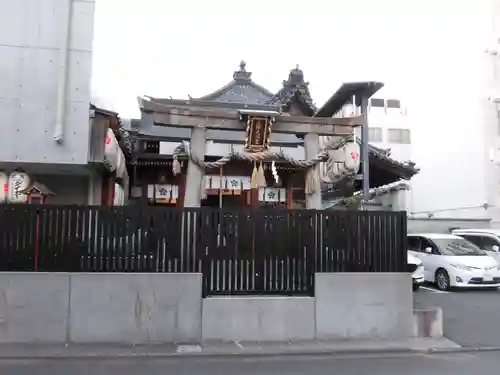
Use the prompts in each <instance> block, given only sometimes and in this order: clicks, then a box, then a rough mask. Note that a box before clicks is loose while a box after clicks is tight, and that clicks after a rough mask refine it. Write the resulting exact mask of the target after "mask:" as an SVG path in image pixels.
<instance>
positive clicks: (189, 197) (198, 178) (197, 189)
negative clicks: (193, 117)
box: [184, 127, 206, 207]
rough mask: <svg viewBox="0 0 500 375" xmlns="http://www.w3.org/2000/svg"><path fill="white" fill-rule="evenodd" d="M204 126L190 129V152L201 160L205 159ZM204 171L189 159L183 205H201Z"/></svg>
mask: <svg viewBox="0 0 500 375" xmlns="http://www.w3.org/2000/svg"><path fill="white" fill-rule="evenodd" d="M205 147H206V144H205V128H204V127H195V128H192V129H191V141H190V146H189V149H190V152H191V154H192V155H193V156H195V157H198V158H199V159H201V160H204V159H205ZM203 175H204V171H202V170H201V169H200V168H199V167H198V166H197V165H196V164H194V163H193V161H192V160H191V159H190V160H189V163H188V167H187V177H186V189H185V190H186V192H185V194H184V207H200V206H201V184H202V183H203Z"/></svg>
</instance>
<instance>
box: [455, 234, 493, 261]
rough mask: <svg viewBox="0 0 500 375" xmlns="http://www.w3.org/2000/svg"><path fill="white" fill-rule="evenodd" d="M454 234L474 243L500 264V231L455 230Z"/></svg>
mask: <svg viewBox="0 0 500 375" xmlns="http://www.w3.org/2000/svg"><path fill="white" fill-rule="evenodd" d="M452 234H455V235H457V236H460V237H463V238H465V239H466V240H468V241H470V242H472V243H473V244H474V245H476V246H477V247H479V248H480V249H481V250H484V251H486V253H487V254H488V255H490V256H492V257H493V258H495V259H496V260H497V261H498V262H500V230H495V229H455V230H454V231H453V232H452Z"/></svg>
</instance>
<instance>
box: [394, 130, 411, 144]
mask: <svg viewBox="0 0 500 375" xmlns="http://www.w3.org/2000/svg"><path fill="white" fill-rule="evenodd" d="M389 142H390V143H402V144H410V143H411V140H410V129H389Z"/></svg>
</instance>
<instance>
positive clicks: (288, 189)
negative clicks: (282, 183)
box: [286, 178, 293, 209]
mask: <svg viewBox="0 0 500 375" xmlns="http://www.w3.org/2000/svg"><path fill="white" fill-rule="evenodd" d="M292 186H293V184H292V179H291V178H288V181H287V184H286V208H287V209H291V208H292V207H293V190H292Z"/></svg>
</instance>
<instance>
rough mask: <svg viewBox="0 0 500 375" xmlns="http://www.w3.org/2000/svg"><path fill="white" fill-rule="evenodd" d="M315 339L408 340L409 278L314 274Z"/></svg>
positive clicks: (390, 274) (367, 274) (410, 296)
mask: <svg viewBox="0 0 500 375" xmlns="http://www.w3.org/2000/svg"><path fill="white" fill-rule="evenodd" d="M315 296H316V338H317V339H318V340H336V339H344V340H345V339H368V338H371V339H398V338H405V337H410V336H411V334H412V323H413V293H412V280H411V275H410V274H405V273H317V274H316V284H315Z"/></svg>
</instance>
